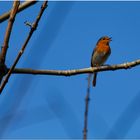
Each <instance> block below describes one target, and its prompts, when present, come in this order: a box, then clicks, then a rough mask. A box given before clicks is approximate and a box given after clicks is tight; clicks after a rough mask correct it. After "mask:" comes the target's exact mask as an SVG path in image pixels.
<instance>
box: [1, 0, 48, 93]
mask: <svg viewBox="0 0 140 140" xmlns="http://www.w3.org/2000/svg"><path fill="white" fill-rule="evenodd" d="M47 2H48V1H45V2H44V3H43V5H42V6H41V10H40V12H39V14H38V16H37V18H36V20H35V22H34V23H33V24H32V27H31V29H30V32H29V35H28V37H27V39H26V41H25V43H24V44H23V46H22V48H21V50H20V52H19V54H18V55H17V57H16V59H15V61H14V63H13V65H12V67H11V68H10V69H9V71H8V73H7V75H6V77H5V79H4V80H3V83H2V85H1V86H0V94H1V92H2V91H3V89H4V87H5V85H6V83H7V82H8V79H9V77H10V75H11V73H12V71H13V70H14V68H15V66H16V64H17V63H18V61H19V59H20V57H21V56H22V54H23V53H24V50H25V48H26V46H27V44H28V42H29V40H30V38H31V36H32V34H33V32H34V31H35V30H36V28H37V26H38V22H39V21H40V18H41V16H42V14H43V12H44V10H45V8H46V7H47Z"/></svg>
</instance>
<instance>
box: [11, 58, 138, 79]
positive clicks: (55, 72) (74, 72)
mask: <svg viewBox="0 0 140 140" xmlns="http://www.w3.org/2000/svg"><path fill="white" fill-rule="evenodd" d="M138 65H140V59H138V60H135V61H132V62H128V63H122V64H117V65H111V66H109V65H105V66H100V67H94V68H92V67H89V68H83V69H74V70H34V69H22V68H16V69H14V70H13V71H12V74H34V75H55V76H56V75H57V76H72V75H78V74H86V73H93V72H102V71H111V70H112V71H115V70H120V69H130V68H132V67H135V66H138Z"/></svg>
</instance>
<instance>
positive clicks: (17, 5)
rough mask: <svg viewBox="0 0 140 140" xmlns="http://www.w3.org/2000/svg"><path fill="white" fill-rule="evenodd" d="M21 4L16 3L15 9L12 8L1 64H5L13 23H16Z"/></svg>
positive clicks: (14, 4) (0, 59)
mask: <svg viewBox="0 0 140 140" xmlns="http://www.w3.org/2000/svg"><path fill="white" fill-rule="evenodd" d="M19 4H20V2H19V1H14V3H13V8H12V10H11V13H10V18H9V22H8V26H7V29H6V32H5V37H4V43H3V47H2V50H1V58H0V63H2V64H4V63H5V57H6V53H7V49H8V44H9V39H10V35H11V31H12V27H13V23H14V20H15V17H16V13H17V10H18V7H19Z"/></svg>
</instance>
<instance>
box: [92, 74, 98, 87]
mask: <svg viewBox="0 0 140 140" xmlns="http://www.w3.org/2000/svg"><path fill="white" fill-rule="evenodd" d="M96 79H97V72H95V73H94V77H93V81H92V85H93V87H95V86H96Z"/></svg>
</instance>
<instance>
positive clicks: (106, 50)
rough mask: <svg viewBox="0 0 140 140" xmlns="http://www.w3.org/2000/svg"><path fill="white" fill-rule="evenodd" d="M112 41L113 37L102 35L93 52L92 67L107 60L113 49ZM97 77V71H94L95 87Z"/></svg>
mask: <svg viewBox="0 0 140 140" xmlns="http://www.w3.org/2000/svg"><path fill="white" fill-rule="evenodd" d="M110 41H111V38H110V37H108V36H104V37H101V38H100V39H99V40H98V42H97V44H96V47H95V49H94V50H93V53H92V57H91V67H96V66H101V65H103V64H104V63H105V61H106V60H107V58H108V57H109V55H110V54H111V49H110V46H109V42H110ZM96 78H97V72H95V73H94V78H93V82H92V84H93V86H94V87H95V86H96Z"/></svg>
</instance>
